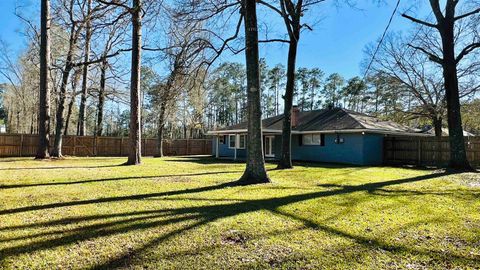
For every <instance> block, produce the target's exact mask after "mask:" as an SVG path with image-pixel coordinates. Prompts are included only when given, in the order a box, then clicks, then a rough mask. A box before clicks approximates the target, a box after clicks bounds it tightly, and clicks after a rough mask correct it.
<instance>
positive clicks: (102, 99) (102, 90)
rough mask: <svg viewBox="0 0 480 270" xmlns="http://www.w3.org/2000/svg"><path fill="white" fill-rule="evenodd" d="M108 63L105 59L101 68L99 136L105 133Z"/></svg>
mask: <svg viewBox="0 0 480 270" xmlns="http://www.w3.org/2000/svg"><path fill="white" fill-rule="evenodd" d="M106 72H107V64H106V62H105V61H104V62H103V63H102V67H101V69H100V91H99V93H98V105H97V136H99V137H100V136H102V133H103V107H104V105H105V84H106Z"/></svg>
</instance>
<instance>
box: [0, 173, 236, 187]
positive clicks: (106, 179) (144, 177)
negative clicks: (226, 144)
mask: <svg viewBox="0 0 480 270" xmlns="http://www.w3.org/2000/svg"><path fill="white" fill-rule="evenodd" d="M240 172H241V171H221V172H203V173H186V174H169V175H151V176H131V177H117V178H103V179H90V180H80V181H65V182H49V183H34V184H14V185H0V190H2V189H10V188H25V187H40V186H61V185H75V184H88V183H98V182H108V181H126V180H135V179H158V178H169V177H189V176H202V175H214V174H229V173H240Z"/></svg>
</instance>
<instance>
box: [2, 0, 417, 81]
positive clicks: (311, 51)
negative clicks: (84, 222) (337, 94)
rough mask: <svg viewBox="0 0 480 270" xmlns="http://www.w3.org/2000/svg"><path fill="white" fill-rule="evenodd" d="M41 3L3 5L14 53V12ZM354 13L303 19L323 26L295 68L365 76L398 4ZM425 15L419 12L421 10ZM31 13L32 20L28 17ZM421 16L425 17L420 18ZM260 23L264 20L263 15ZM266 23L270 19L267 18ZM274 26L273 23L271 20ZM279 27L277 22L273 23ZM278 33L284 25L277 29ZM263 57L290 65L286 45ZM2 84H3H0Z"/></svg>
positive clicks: (14, 0)
mask: <svg viewBox="0 0 480 270" xmlns="http://www.w3.org/2000/svg"><path fill="white" fill-rule="evenodd" d="M39 2H40V1H38V0H0V29H1V30H0V38H1V39H3V40H4V41H6V42H7V43H8V44H9V46H10V47H11V48H12V49H13V50H14V51H20V50H22V49H23V48H24V47H25V41H24V38H23V36H22V34H21V33H19V32H18V31H21V30H22V29H23V28H24V25H23V24H22V22H21V21H20V20H19V19H18V18H17V17H16V16H15V15H14V11H15V6H16V5H19V4H21V5H22V6H25V5H27V6H29V7H28V8H25V7H24V8H23V9H22V10H23V13H24V14H25V15H26V16H27V17H34V14H38V13H37V12H38V9H39V7H38V5H39ZM357 2H358V4H357V7H356V8H350V7H337V6H334V5H333V4H332V3H333V1H330V3H329V1H327V3H323V4H320V5H319V6H318V7H317V8H316V9H315V10H314V11H312V12H310V13H309V14H307V16H305V17H304V18H305V20H307V21H319V22H318V23H316V24H315V25H314V31H313V32H304V33H303V34H302V38H301V42H300V45H299V53H298V61H297V66H299V67H319V68H321V69H322V70H324V71H325V73H327V74H329V73H333V72H338V73H340V74H342V75H343V76H345V77H346V78H349V77H353V76H356V75H361V70H360V62H361V61H362V59H363V57H364V54H363V50H364V48H365V46H366V45H367V44H368V43H371V42H375V41H376V40H377V39H378V38H379V37H380V35H381V34H382V32H383V30H384V28H385V26H386V24H387V22H388V19H389V17H390V15H391V13H392V11H393V8H394V4H395V2H396V1H394V0H388V1H385V2H386V3H383V4H380V5H377V4H374V3H373V2H375V1H372V0H358V1H357ZM413 2H415V1H404V3H402V5H401V7H400V9H399V11H403V10H405V9H406V8H409V7H410V6H411V5H412V3H413ZM422 9H426V7H425V6H423V7H422V6H421V7H419V8H418V10H420V11H421V10H422ZM29 13H30V14H29ZM420 13H422V12H420ZM259 17H262V16H261V15H259ZM266 18H267V20H268V17H266ZM270 21H273V20H270ZM273 22H274V23H277V22H276V21H273ZM411 26H412V23H410V22H408V21H407V20H405V19H403V18H401V17H400V16H399V13H397V15H396V16H395V18H394V20H393V23H392V26H391V30H405V29H407V28H409V27H411ZM275 27H276V28H278V30H283V25H281V23H279V22H278V23H277V25H276V26H275ZM260 55H261V57H264V58H266V59H267V62H268V64H269V65H274V64H276V63H283V64H286V56H287V46H286V45H280V44H278V45H272V44H270V45H263V46H262V48H261V50H260ZM222 60H230V61H239V62H243V60H244V56H243V55H237V56H228V55H226V56H224V57H222ZM0 81H2V80H0Z"/></svg>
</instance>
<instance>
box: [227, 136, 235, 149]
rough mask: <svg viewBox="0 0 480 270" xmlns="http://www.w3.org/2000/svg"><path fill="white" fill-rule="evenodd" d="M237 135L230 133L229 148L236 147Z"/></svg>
mask: <svg viewBox="0 0 480 270" xmlns="http://www.w3.org/2000/svg"><path fill="white" fill-rule="evenodd" d="M236 138H237V135H228V148H235V147H236V146H237V144H236V141H237V140H236Z"/></svg>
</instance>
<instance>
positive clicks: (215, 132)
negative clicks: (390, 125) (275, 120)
mask: <svg viewBox="0 0 480 270" xmlns="http://www.w3.org/2000/svg"><path fill="white" fill-rule="evenodd" d="M236 133H247V130H246V129H232V130H213V131H208V132H207V135H227V134H236ZM263 133H275V134H282V131H281V130H275V129H264V130H263ZM319 133H322V134H335V133H343V134H345V133H370V134H383V135H400V136H418V137H430V136H432V135H431V134H424V133H410V132H401V131H387V130H381V129H342V130H322V131H295V130H292V134H319Z"/></svg>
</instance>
